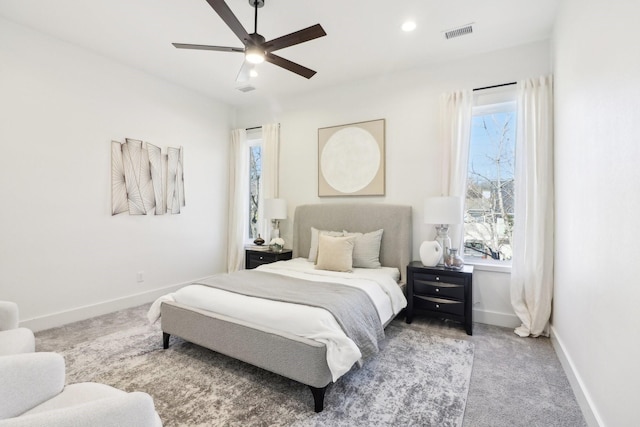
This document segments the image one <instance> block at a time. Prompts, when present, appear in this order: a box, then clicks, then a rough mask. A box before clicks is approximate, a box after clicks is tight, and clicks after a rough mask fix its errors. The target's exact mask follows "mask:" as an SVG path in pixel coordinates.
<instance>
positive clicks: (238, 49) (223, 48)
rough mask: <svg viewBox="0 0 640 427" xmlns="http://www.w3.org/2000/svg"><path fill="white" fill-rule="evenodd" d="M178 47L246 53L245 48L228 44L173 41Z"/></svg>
mask: <svg viewBox="0 0 640 427" xmlns="http://www.w3.org/2000/svg"><path fill="white" fill-rule="evenodd" d="M171 44H172V45H174V46H175V47H177V48H178V49H195V50H215V51H218V52H240V53H244V48H241V47H227V46H209V45H205V44H187V43H171Z"/></svg>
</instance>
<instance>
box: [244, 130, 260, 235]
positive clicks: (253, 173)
mask: <svg viewBox="0 0 640 427" xmlns="http://www.w3.org/2000/svg"><path fill="white" fill-rule="evenodd" d="M248 143H249V215H248V219H249V221H248V227H249V230H248V234H247V236H248V237H249V239H250V240H251V241H253V240H254V239H255V238H256V237H258V233H259V232H260V231H259V223H258V218H259V212H260V205H261V202H262V191H261V190H262V180H261V177H262V139H249V140H248Z"/></svg>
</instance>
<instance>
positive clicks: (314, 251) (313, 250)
mask: <svg viewBox="0 0 640 427" xmlns="http://www.w3.org/2000/svg"><path fill="white" fill-rule="evenodd" d="M320 234H326V235H327V236H333V237H342V235H343V234H342V231H326V230H318V229H317V228H315V227H311V246H310V247H309V258H308V259H309V261H311V262H313V263H315V262H316V260H317V258H318V235H320Z"/></svg>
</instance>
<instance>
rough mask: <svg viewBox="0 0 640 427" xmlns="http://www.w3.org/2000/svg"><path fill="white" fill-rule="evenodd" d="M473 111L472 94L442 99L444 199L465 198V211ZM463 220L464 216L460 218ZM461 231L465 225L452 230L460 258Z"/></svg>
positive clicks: (467, 92)
mask: <svg viewBox="0 0 640 427" xmlns="http://www.w3.org/2000/svg"><path fill="white" fill-rule="evenodd" d="M472 110H473V92H472V91H471V90H459V91H455V92H451V93H445V94H443V95H442V96H441V97H440V116H441V117H440V140H441V141H442V144H443V162H442V195H443V196H459V197H462V201H463V203H462V206H463V209H464V199H465V195H466V193H467V168H468V164H469V141H470V138H471V117H472ZM462 217H463V216H462V212H461V213H460V218H462ZM462 230H463V225H462V224H457V225H452V226H450V227H449V236H450V237H451V246H452V247H453V248H457V249H458V252H459V254H460V255H461V256H462V254H463V253H464V250H463V249H462V248H463V245H464V233H462Z"/></svg>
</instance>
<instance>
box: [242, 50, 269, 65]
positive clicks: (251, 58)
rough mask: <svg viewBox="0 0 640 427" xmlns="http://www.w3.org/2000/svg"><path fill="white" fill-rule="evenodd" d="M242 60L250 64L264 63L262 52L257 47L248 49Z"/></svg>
mask: <svg viewBox="0 0 640 427" xmlns="http://www.w3.org/2000/svg"><path fill="white" fill-rule="evenodd" d="M244 58H245V59H246V60H247V62H250V63H252V64H260V63H262V62H264V52H263V51H262V50H260V48H259V47H257V46H252V47H248V48H247V49H246V50H245V51H244Z"/></svg>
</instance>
